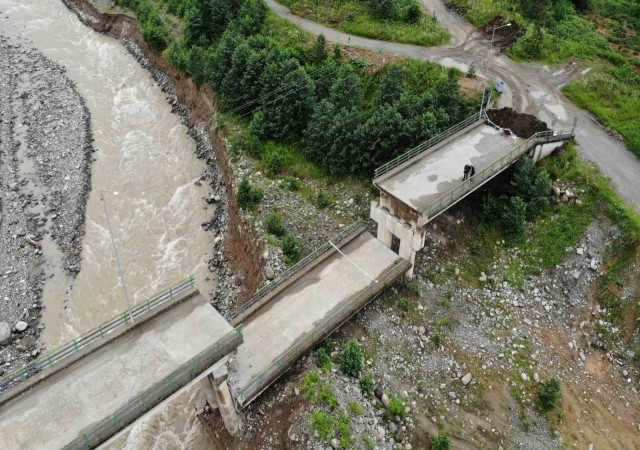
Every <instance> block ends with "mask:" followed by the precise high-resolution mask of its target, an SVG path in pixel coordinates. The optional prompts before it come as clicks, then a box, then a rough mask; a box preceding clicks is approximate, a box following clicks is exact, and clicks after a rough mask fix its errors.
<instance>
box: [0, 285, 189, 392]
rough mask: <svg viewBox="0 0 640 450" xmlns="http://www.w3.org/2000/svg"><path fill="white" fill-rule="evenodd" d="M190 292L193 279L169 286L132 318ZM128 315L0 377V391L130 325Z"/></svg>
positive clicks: (148, 300)
mask: <svg viewBox="0 0 640 450" xmlns="http://www.w3.org/2000/svg"><path fill="white" fill-rule="evenodd" d="M192 289H195V281H194V279H193V276H191V277H189V278H187V279H186V280H184V281H181V282H180V283H178V284H176V285H173V286H171V287H169V288H168V289H166V290H164V291H162V292H161V293H159V294H156V295H155V296H153V297H151V298H148V299H147V300H146V301H145V302H143V303H140V304H138V305H136V306H134V307H133V308H132V309H131V316H132V317H133V320H134V321H135V319H136V318H137V317H139V316H141V315H143V314H146V313H147V312H149V311H151V310H153V309H155V308H157V307H158V306H160V305H162V304H163V303H165V302H167V301H169V300H172V299H173V298H175V297H176V296H178V295H182V294H184V293H185V292H187V291H190V290H192ZM131 316H129V311H125V312H123V313H121V314H118V315H117V316H115V317H114V318H112V319H111V320H108V321H106V322H104V323H102V324H100V325H99V326H98V327H96V328H94V329H92V330H90V331H88V332H87V333H85V334H84V335H82V336H80V337H78V338H75V339H73V340H72V341H70V342H68V343H66V344H64V345H62V346H61V347H59V348H57V349H56V350H53V351H51V352H48V353H47V354H46V355H44V356H42V357H40V358H39V359H36V360H35V361H32V362H31V363H29V364H27V365H26V366H24V367H22V368H20V369H17V370H14V371H13V372H10V373H9V374H7V375H5V376H4V377H2V378H0V392H3V391H5V390H6V389H8V388H10V387H11V386H15V385H16V384H18V383H20V382H21V381H23V380H27V379H28V378H29V377H31V376H33V375H36V374H38V373H39V372H40V371H42V370H44V369H47V368H49V367H52V366H54V365H56V364H58V363H59V362H61V361H63V360H64V359H65V358H67V357H69V356H72V355H74V354H75V353H77V352H78V351H80V350H82V349H83V348H85V347H87V346H88V345H91V344H93V343H95V342H97V341H100V340H102V339H104V338H106V337H107V335H108V334H110V333H111V332H113V331H114V330H116V329H119V328H121V327H123V326H126V325H128V324H129V323H130V322H131Z"/></svg>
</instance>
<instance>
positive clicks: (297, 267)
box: [229, 220, 364, 320]
mask: <svg viewBox="0 0 640 450" xmlns="http://www.w3.org/2000/svg"><path fill="white" fill-rule="evenodd" d="M358 229H362V230H364V221H362V220H359V221H357V222H355V223H353V224H351V225H349V226H348V227H345V228H344V229H343V230H342V231H340V233H338V234H337V235H336V236H335V237H334V238H333V239H332V240H331V242H332V243H333V244H335V245H336V246H339V245H340V244H341V243H342V241H344V239H346V238H347V237H348V236H349V235H351V234H352V233H354V232H356V231H357V230H358ZM331 248H333V247H332V245H331V243H329V242H325V243H324V244H322V245H321V246H320V247H318V248H316V249H315V250H314V251H313V252H311V253H310V254H308V255H307V256H305V257H304V258H303V259H301V260H300V261H298V262H297V263H296V264H294V265H293V266H291V267H289V268H288V269H287V270H286V271H284V272H283V273H282V274H281V275H280V276H279V277H278V278H277V279H276V280H274V281H272V282H271V283H269V284H268V285H266V286H265V287H263V288H262V289H260V290H259V291H258V292H256V293H255V295H254V296H253V297H251V299H249V300H248V301H247V302H245V303H244V304H243V305H241V306H240V307H238V308H237V309H235V310H234V311H232V312H231V314H230V317H229V319H230V320H233V319H235V318H236V317H238V316H240V315H241V314H243V313H244V312H246V311H247V310H248V309H249V308H251V307H252V306H253V305H255V304H256V303H257V302H259V301H260V300H262V299H263V298H265V297H266V296H267V295H268V294H269V293H271V292H273V291H274V290H276V289H277V288H278V287H279V286H280V285H282V283H284V282H286V281H287V280H288V279H290V278H291V277H292V276H293V275H295V274H296V273H298V272H300V271H301V270H302V269H304V268H305V267H307V266H308V265H309V264H311V263H312V262H313V261H314V260H315V259H316V258H318V257H319V256H320V255H322V254H323V253H325V252H327V251H329V250H330V249H331Z"/></svg>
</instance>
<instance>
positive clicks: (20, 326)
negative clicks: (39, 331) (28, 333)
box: [16, 320, 29, 331]
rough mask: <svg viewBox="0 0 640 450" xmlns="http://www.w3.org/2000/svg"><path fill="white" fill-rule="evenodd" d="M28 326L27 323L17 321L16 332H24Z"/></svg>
mask: <svg viewBox="0 0 640 450" xmlns="http://www.w3.org/2000/svg"><path fill="white" fill-rule="evenodd" d="M28 326H29V324H28V323H27V322H23V321H22V320H20V321H18V323H16V330H18V331H24V330H26V329H27V327H28Z"/></svg>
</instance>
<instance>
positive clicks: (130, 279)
mask: <svg viewBox="0 0 640 450" xmlns="http://www.w3.org/2000/svg"><path fill="white" fill-rule="evenodd" d="M0 11H1V12H0V15H1V16H2V17H3V20H2V21H1V22H0V25H1V26H2V31H3V33H4V34H6V35H8V36H12V35H13V36H15V37H16V39H17V40H18V41H19V42H26V43H27V45H31V46H33V47H35V48H36V49H38V50H39V51H41V52H42V53H43V54H44V55H45V56H47V57H48V58H50V59H51V60H53V61H55V62H56V63H58V64H60V65H61V66H63V67H65V68H66V69H67V74H68V76H69V78H70V79H71V80H73V81H74V82H75V84H76V87H77V90H78V92H79V93H80V94H81V95H82V96H83V97H84V99H85V101H86V104H87V107H88V109H89V111H90V112H91V116H92V119H91V120H92V130H93V135H94V138H95V142H94V146H95V148H96V150H97V151H96V153H95V162H94V164H93V168H92V191H91V194H90V196H89V199H88V204H87V212H86V233H85V236H84V239H83V245H82V263H81V271H80V273H79V275H78V276H77V278H76V279H75V281H74V280H71V279H69V278H68V277H67V276H66V275H65V274H64V273H63V271H62V270H61V268H60V267H61V266H60V258H61V254H60V251H59V249H57V248H56V245H55V244H51V243H50V245H46V246H44V247H43V251H44V253H45V258H46V268H45V271H46V274H47V276H48V277H49V279H48V280H47V282H46V284H45V286H44V294H43V302H44V305H45V307H46V308H45V309H44V311H43V317H42V320H43V323H44V324H45V327H46V328H45V329H44V330H43V333H42V335H41V341H42V342H43V343H44V344H45V345H46V346H47V347H48V348H51V347H54V346H57V345H59V344H61V343H63V342H65V341H68V340H69V339H70V338H73V337H75V336H78V335H80V334H82V333H84V332H86V331H87V330H89V329H91V328H93V327H95V326H97V325H98V324H99V323H101V322H104V321H105V320H108V319H110V318H111V317H113V316H114V315H115V314H117V313H119V312H121V311H124V310H125V309H126V303H125V301H124V296H123V294H122V288H121V286H120V284H119V282H118V274H117V268H116V264H115V258H114V252H113V249H112V246H111V241H110V237H109V232H108V229H107V226H106V219H105V214H104V210H103V205H102V203H101V202H100V193H101V191H106V194H105V199H106V202H107V206H108V209H109V214H110V217H111V224H112V227H113V232H114V235H115V237H116V240H117V244H118V247H119V250H120V256H121V261H122V265H123V268H124V272H125V278H126V284H127V287H128V290H129V295H130V297H131V299H132V301H133V302H134V303H135V302H140V301H143V300H144V299H146V298H147V297H148V296H150V295H152V294H154V293H155V292H157V291H159V290H160V289H163V288H165V287H168V286H169V285H171V284H174V283H176V282H178V281H180V280H181V279H184V278H186V277H187V276H189V275H191V274H196V279H197V282H198V286H199V287H200V289H201V290H203V291H210V290H211V289H213V288H214V286H213V285H212V282H209V283H206V282H205V281H204V278H205V276H204V274H205V272H206V263H205V260H206V252H207V250H208V249H212V248H213V243H212V236H211V234H210V233H206V232H204V231H203V230H202V228H201V226H200V223H202V222H204V221H206V220H208V219H209V218H210V216H211V211H207V209H206V205H205V203H204V201H203V197H206V196H209V194H210V192H209V188H208V187H207V183H202V184H201V185H196V184H194V181H195V180H197V179H198V178H199V177H200V176H201V175H202V174H203V173H204V171H205V165H204V162H203V161H201V160H198V159H197V158H196V156H195V153H194V151H195V142H194V141H193V139H191V137H189V135H188V134H187V128H186V127H185V126H184V125H182V124H181V122H180V119H179V117H177V116H176V115H174V114H172V113H171V108H170V105H169V104H168V103H167V101H166V98H165V95H164V94H163V92H162V91H161V90H160V88H159V87H158V86H157V85H156V84H155V82H154V81H153V80H152V78H151V77H150V75H149V73H148V72H146V71H145V70H144V69H143V68H142V67H141V66H140V65H139V64H138V62H137V61H135V59H134V58H133V57H132V56H131V55H130V54H129V53H128V52H127V51H126V50H125V48H124V47H123V46H122V45H121V44H120V43H119V42H118V41H117V40H115V39H112V38H110V37H107V36H104V35H101V34H99V33H96V32H94V31H93V30H90V29H89V28H87V27H85V26H84V25H83V24H81V23H80V21H79V20H78V18H77V17H76V16H75V15H74V14H73V13H71V12H70V11H69V10H68V9H67V8H66V7H65V6H64V4H63V3H62V2H61V1H60V0H0ZM198 184H200V183H198ZM199 397H200V396H199V395H198V392H197V390H194V391H192V392H187V393H184V394H183V395H182V396H181V397H180V398H179V401H177V402H176V401H174V402H171V403H169V404H166V405H164V406H163V407H161V408H158V410H157V411H156V413H154V414H153V415H152V416H151V417H149V418H147V419H146V420H143V421H140V422H139V423H138V424H136V426H135V427H134V432H133V433H130V434H129V436H122V437H120V438H119V439H117V440H116V441H115V444H112V445H111V447H112V448H122V447H127V448H162V449H165V448H190V449H193V448H210V445H207V442H208V439H207V437H206V435H205V432H204V430H202V427H201V426H200V425H199V422H198V421H197V420H196V419H195V418H194V414H193V404H194V402H195V401H196V400H197V399H199Z"/></svg>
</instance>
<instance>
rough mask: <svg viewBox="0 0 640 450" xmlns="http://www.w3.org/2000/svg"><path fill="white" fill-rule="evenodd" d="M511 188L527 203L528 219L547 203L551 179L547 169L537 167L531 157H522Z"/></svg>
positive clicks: (514, 173)
mask: <svg viewBox="0 0 640 450" xmlns="http://www.w3.org/2000/svg"><path fill="white" fill-rule="evenodd" d="M511 190H512V192H513V194H514V195H516V196H518V197H520V198H521V199H522V200H523V201H524V202H525V203H526V205H527V214H526V216H527V219H533V218H534V217H535V216H536V215H537V214H538V213H539V212H540V211H542V208H544V206H545V205H546V204H547V199H548V197H549V191H550V190H551V181H550V180H549V175H548V174H547V172H546V171H544V170H540V169H538V168H537V167H536V165H535V164H534V162H533V160H532V159H531V158H522V159H521V160H520V161H519V162H518V164H517V165H516V168H515V171H514V172H513V178H512V179H511Z"/></svg>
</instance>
